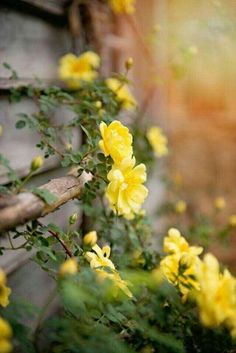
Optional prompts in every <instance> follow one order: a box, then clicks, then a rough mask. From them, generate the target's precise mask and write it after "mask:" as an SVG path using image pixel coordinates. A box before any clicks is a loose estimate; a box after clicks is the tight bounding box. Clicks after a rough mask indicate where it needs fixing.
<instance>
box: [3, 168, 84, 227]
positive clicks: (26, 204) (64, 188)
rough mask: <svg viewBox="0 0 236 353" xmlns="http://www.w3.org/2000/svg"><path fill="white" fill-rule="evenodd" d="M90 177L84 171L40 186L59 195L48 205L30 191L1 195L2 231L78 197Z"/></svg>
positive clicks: (35, 217) (49, 211)
mask: <svg viewBox="0 0 236 353" xmlns="http://www.w3.org/2000/svg"><path fill="white" fill-rule="evenodd" d="M89 177H90V176H89V175H88V174H87V173H83V174H82V175H81V176H80V177H79V178H76V177H74V176H72V175H68V176H65V177H62V178H58V179H52V180H51V181H49V182H48V183H47V184H44V185H42V186H41V187H40V188H42V189H46V190H48V191H50V192H51V193H52V194H54V195H55V196H56V197H57V200H56V201H55V202H54V203H52V204H51V205H47V204H46V203H45V202H44V201H43V200H42V199H40V198H39V197H38V196H36V195H34V194H33V193H31V192H28V191H26V192H21V193H19V194H18V195H11V196H8V195H0V232H3V231H6V230H10V229H13V228H14V227H16V226H18V225H23V224H25V223H26V222H28V221H30V220H33V219H37V218H39V217H43V216H45V215H47V214H49V213H51V212H53V211H55V210H56V209H58V207H60V206H61V205H63V204H65V203H66V202H68V201H70V200H72V199H74V198H77V197H78V196H79V195H80V194H81V191H82V189H83V186H84V184H85V183H86V181H88V180H89Z"/></svg>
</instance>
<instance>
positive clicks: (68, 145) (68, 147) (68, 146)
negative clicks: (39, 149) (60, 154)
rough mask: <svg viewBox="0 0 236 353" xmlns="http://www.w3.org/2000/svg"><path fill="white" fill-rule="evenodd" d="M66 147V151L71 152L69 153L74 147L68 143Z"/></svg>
mask: <svg viewBox="0 0 236 353" xmlns="http://www.w3.org/2000/svg"><path fill="white" fill-rule="evenodd" d="M65 147H66V150H67V151H68V152H69V151H71V150H72V147H73V146H72V144H71V143H67V144H66V146H65Z"/></svg>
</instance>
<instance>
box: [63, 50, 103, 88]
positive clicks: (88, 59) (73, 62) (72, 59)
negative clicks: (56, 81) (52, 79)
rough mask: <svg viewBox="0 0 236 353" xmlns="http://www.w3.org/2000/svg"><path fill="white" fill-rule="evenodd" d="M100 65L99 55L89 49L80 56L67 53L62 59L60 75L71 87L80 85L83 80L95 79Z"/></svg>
mask: <svg viewBox="0 0 236 353" xmlns="http://www.w3.org/2000/svg"><path fill="white" fill-rule="evenodd" d="M99 65H100V58H99V56H98V55H97V54H96V53H94V52H92V51H87V52H85V53H83V54H81V55H80V56H76V55H74V54H66V55H64V56H63V57H62V58H61V59H60V63H59V77H60V79H61V80H63V81H65V82H66V83H67V84H68V87H69V88H71V89H77V88H79V87H80V85H81V82H82V81H87V82H90V81H93V80H94V79H95V78H96V77H97V75H98V73H97V71H96V69H98V67H99Z"/></svg>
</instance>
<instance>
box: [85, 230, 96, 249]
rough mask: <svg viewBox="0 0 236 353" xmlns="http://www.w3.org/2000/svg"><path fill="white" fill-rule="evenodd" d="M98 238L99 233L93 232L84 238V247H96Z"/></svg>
mask: <svg viewBox="0 0 236 353" xmlns="http://www.w3.org/2000/svg"><path fill="white" fill-rule="evenodd" d="M97 240H98V237H97V232H96V231H95V230H93V231H92V232H89V233H87V234H86V235H85V236H84V239H83V242H84V245H89V246H91V247H92V246H94V245H95V244H96V243H97Z"/></svg>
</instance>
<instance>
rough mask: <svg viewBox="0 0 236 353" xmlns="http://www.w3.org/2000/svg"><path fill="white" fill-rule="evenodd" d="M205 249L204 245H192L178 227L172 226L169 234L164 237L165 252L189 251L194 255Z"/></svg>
mask: <svg viewBox="0 0 236 353" xmlns="http://www.w3.org/2000/svg"><path fill="white" fill-rule="evenodd" d="M202 251H203V248H202V247H198V246H190V245H189V244H188V242H187V241H186V239H185V238H184V237H183V236H182V235H181V233H180V231H179V230H178V229H176V228H170V229H169V231H168V236H167V237H165V238H164V252H165V253H168V254H176V253H182V254H183V253H189V254H192V255H200V254H201V253H202Z"/></svg>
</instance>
